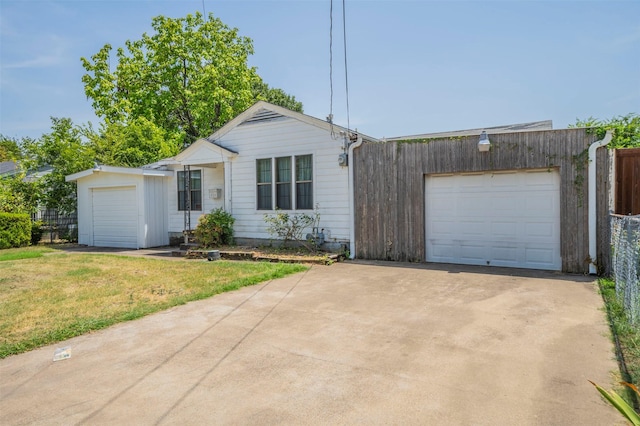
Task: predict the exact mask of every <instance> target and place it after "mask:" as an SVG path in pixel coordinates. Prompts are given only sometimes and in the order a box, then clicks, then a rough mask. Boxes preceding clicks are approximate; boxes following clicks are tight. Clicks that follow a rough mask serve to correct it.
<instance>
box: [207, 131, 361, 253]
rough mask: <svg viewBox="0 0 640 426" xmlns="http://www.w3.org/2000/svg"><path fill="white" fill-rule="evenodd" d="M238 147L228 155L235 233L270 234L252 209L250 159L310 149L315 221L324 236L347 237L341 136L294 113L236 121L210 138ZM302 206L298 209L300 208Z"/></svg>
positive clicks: (253, 164)
mask: <svg viewBox="0 0 640 426" xmlns="http://www.w3.org/2000/svg"><path fill="white" fill-rule="evenodd" d="M216 143H218V144H219V145H221V146H224V147H225V148H228V149H230V150H232V151H235V152H238V157H236V158H234V159H233V160H232V161H231V168H232V169H231V183H230V186H231V191H232V197H231V207H230V209H229V207H227V210H230V213H231V214H232V215H233V217H234V218H235V220H236V221H235V225H234V230H235V236H236V237H240V238H264V239H268V238H270V235H269V234H268V233H267V231H266V229H265V223H264V214H265V213H270V212H272V211H265V210H257V209H256V159H259V158H275V157H283V156H295V155H306V154H312V155H313V197H314V205H318V206H319V212H320V227H321V228H324V229H325V235H326V237H327V240H328V241H348V239H349V197H348V175H349V174H348V168H347V167H340V166H339V165H338V155H339V154H340V153H342V149H341V147H342V139H336V140H334V139H333V138H332V137H331V135H330V134H329V132H327V131H325V130H323V129H320V128H318V127H315V126H312V125H309V124H306V123H302V122H300V121H297V120H295V119H290V118H282V119H279V120H273V121H265V122H256V123H248V124H244V125H240V126H238V127H236V128H234V129H232V130H231V131H230V132H229V133H227V134H226V135H224V136H223V137H222V139H221V140H218V141H216ZM303 211H304V210H303Z"/></svg>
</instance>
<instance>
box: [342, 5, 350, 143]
mask: <svg viewBox="0 0 640 426" xmlns="http://www.w3.org/2000/svg"><path fill="white" fill-rule="evenodd" d="M345 2H346V0H342V37H343V40H344V87H345V92H346V93H345V94H346V96H347V131H349V132H350V131H351V123H350V121H349V74H348V72H347V15H346V13H345Z"/></svg>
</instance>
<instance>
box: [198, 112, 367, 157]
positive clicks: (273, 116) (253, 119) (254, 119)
mask: <svg viewBox="0 0 640 426" xmlns="http://www.w3.org/2000/svg"><path fill="white" fill-rule="evenodd" d="M284 118H292V119H294V120H298V121H301V122H303V123H306V124H310V125H312V126H315V127H319V128H321V129H323V130H326V131H327V132H331V131H333V132H336V133H337V132H340V131H343V132H347V129H346V128H345V127H342V126H338V125H336V124H331V123H329V122H328V121H325V120H321V119H319V118H315V117H312V116H310V115H306V114H302V113H300V112H296V111H291V110H290V109H287V108H284V107H281V106H279V105H274V104H270V103H269V102H265V101H258V102H256V103H255V104H253V105H252V106H251V107H249V108H248V109H247V110H245V111H244V112H242V113H240V114H239V115H237V116H236V117H235V118H234V119H233V120H231V121H229V122H228V123H227V124H225V125H224V126H222V127H221V128H220V129H218V130H217V131H216V132H215V133H213V134H212V135H209V136H207V137H206V138H203V139H199V140H198V141H200V140H205V141H207V142H209V143H212V144H216V142H215V141H217V140H219V139H220V138H222V137H223V136H224V135H226V134H227V133H229V132H230V131H231V130H233V129H235V128H236V127H238V126H241V125H243V124H252V123H258V122H265V121H273V120H281V119H284ZM352 133H358V134H359V135H360V136H362V138H363V139H364V140H367V141H369V142H378V139H376V138H372V137H370V136H366V135H363V134H362V133H359V132H355V131H352ZM198 141H196V142H198ZM194 144H195V142H194ZM216 145H217V144H216ZM218 146H219V145H218ZM187 149H188V148H187ZM234 154H235V153H234Z"/></svg>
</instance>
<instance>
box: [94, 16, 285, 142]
mask: <svg viewBox="0 0 640 426" xmlns="http://www.w3.org/2000/svg"><path fill="white" fill-rule="evenodd" d="M151 27H152V28H153V31H152V33H151V34H146V33H145V34H143V35H142V38H141V39H139V40H134V41H131V40H128V41H127V42H126V43H125V48H118V49H117V51H116V55H115V56H116V57H115V61H113V60H112V57H111V56H112V55H111V50H112V47H111V45H109V44H106V45H105V46H104V47H103V48H102V49H100V51H98V53H96V54H95V55H93V56H92V57H91V58H90V59H86V58H82V59H81V60H82V66H83V67H84V69H85V70H86V72H87V73H86V74H85V75H84V76H83V77H82V81H83V83H84V87H85V93H86V95H87V97H88V98H90V99H91V100H92V102H93V107H94V109H95V112H96V114H97V115H98V116H99V117H103V118H104V119H105V121H106V122H107V123H127V122H130V121H131V120H132V119H136V118H139V117H145V118H146V119H147V120H149V121H152V122H154V123H155V124H156V125H157V126H158V127H160V128H162V129H164V130H166V131H167V132H169V133H170V134H172V135H176V134H179V133H182V134H184V135H185V144H186V145H188V144H190V143H191V142H193V141H195V140H196V139H198V138H199V137H202V136H207V135H209V134H211V133H213V132H214V131H215V130H217V129H219V128H220V127H222V126H223V125H224V124H225V123H226V122H227V121H229V120H231V119H232V118H233V117H235V116H236V115H238V114H239V113H240V112H242V111H244V110H245V109H247V108H248V107H249V106H251V104H253V103H254V102H255V100H257V99H258V98H259V95H258V94H256V93H254V91H253V86H254V85H259V84H258V82H260V81H261V80H260V77H259V76H258V74H257V73H256V69H255V68H254V67H250V66H249V65H248V58H249V56H250V55H252V54H253V43H252V41H251V39H249V38H248V37H242V36H240V35H239V34H238V29H237V28H230V27H228V26H227V25H225V24H224V23H223V22H222V21H221V20H220V19H218V18H215V17H214V16H213V14H209V15H208V16H207V17H206V18H205V17H203V15H202V14H200V13H195V14H194V15H191V14H189V15H187V16H186V17H184V18H175V19H174V18H168V17H164V16H157V17H155V18H153V20H152V22H151ZM112 62H114V63H115V64H116V65H115V70H114V71H112V70H111V66H110V65H111V63H112ZM265 90H266V89H265ZM270 90H272V89H270ZM276 95H278V96H276ZM279 95H283V100H284V101H287V102H292V101H294V99H293V98H289V97H287V96H286V95H284V93H279V92H277V90H276V91H275V92H272V91H269V90H267V91H266V94H262V95H260V96H264V97H266V98H269V97H270V96H271V97H274V98H277V99H280V98H279Z"/></svg>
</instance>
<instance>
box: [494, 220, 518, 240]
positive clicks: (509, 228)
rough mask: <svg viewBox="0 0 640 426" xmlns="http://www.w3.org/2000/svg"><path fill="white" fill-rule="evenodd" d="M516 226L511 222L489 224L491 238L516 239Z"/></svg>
mask: <svg viewBox="0 0 640 426" xmlns="http://www.w3.org/2000/svg"><path fill="white" fill-rule="evenodd" d="M518 228H519V227H518V224H517V223H516V222H515V221H511V222H498V221H494V222H491V235H492V236H493V237H499V238H504V237H510V238H517V236H518V231H519V229H518Z"/></svg>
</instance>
